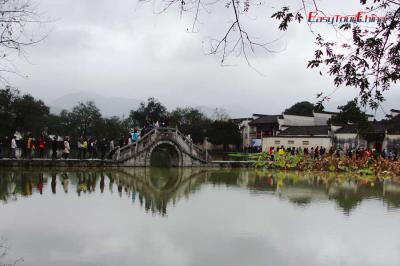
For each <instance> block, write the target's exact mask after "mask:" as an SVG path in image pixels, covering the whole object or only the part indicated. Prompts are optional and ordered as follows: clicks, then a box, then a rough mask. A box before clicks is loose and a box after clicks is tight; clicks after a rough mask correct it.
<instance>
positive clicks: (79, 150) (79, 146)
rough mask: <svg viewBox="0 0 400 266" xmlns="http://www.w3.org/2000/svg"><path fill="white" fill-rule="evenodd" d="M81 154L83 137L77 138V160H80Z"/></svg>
mask: <svg viewBox="0 0 400 266" xmlns="http://www.w3.org/2000/svg"><path fill="white" fill-rule="evenodd" d="M82 154H83V137H82V136H81V137H79V140H78V159H79V160H82Z"/></svg>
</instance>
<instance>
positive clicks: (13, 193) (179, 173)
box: [0, 168, 400, 215]
mask: <svg viewBox="0 0 400 266" xmlns="http://www.w3.org/2000/svg"><path fill="white" fill-rule="evenodd" d="M202 186H227V187H238V188H243V189H247V190H248V191H249V193H253V194H259V193H263V194H267V195H270V196H272V197H279V198H281V199H283V200H287V201H289V202H292V203H293V204H296V205H298V206H307V205H309V204H313V203H315V202H324V201H334V202H336V204H337V206H338V208H339V209H341V210H342V212H343V213H344V214H346V215H349V214H350V213H351V212H352V210H354V209H355V208H356V207H357V206H358V205H359V204H360V203H361V202H362V201H363V200H366V199H371V198H374V199H381V200H382V201H383V202H384V203H385V204H386V205H387V207H388V209H391V208H395V209H398V208H400V185H399V184H398V183H395V182H393V181H389V180H386V181H384V180H381V179H373V178H372V179H371V178H369V179H363V178H358V177H347V176H338V175H317V174H304V173H295V172H269V171H261V172H259V171H255V170H247V169H224V170H217V169H204V168H194V169H193V168H172V169H165V168H118V169H115V168H114V169H99V170H92V169H91V170H90V171H80V170H77V171H71V170H68V171H67V170H65V171H64V170H54V171H53V169H52V170H51V171H38V170H36V169H35V170H21V169H20V170H13V171H4V170H2V171H0V201H2V202H3V203H6V204H7V203H10V202H12V201H16V200H19V199H20V198H23V197H30V196H32V195H34V194H35V193H38V194H50V193H51V194H59V193H63V194H75V195H77V196H79V197H85V196H88V195H89V194H92V193H97V194H101V193H115V192H117V193H116V194H117V195H119V196H120V197H122V198H126V199H128V198H129V199H130V200H131V201H133V202H135V203H136V202H139V205H140V206H141V207H142V208H144V210H145V211H146V212H149V213H154V214H160V215H166V214H167V211H168V209H170V208H173V207H174V205H175V204H176V203H177V202H178V201H179V200H180V199H181V198H188V197H190V195H191V194H193V193H196V192H197V191H200V190H201V188H202Z"/></svg>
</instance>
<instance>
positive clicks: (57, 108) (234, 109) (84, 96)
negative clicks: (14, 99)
mask: <svg viewBox="0 0 400 266" xmlns="http://www.w3.org/2000/svg"><path fill="white" fill-rule="evenodd" d="M87 101H93V102H94V103H95V104H96V106H97V107H98V108H99V109H100V111H101V113H102V114H103V115H104V116H108V117H109V116H123V115H124V116H125V117H127V116H128V115H129V112H130V111H131V110H132V109H136V108H138V107H139V104H140V102H141V101H142V100H140V99H132V98H120V97H114V96H103V95H99V94H94V93H90V92H78V93H71V94H67V95H64V96H61V97H60V98H57V99H56V100H54V101H52V102H50V103H48V105H49V106H50V112H51V113H55V114H59V113H60V112H61V110H63V109H66V110H71V109H72V108H73V107H74V106H75V105H77V104H78V102H87ZM167 108H168V110H169V111H171V108H169V106H167ZM195 108H196V109H199V110H200V111H201V112H203V113H204V114H205V115H206V116H208V117H210V118H213V117H214V114H215V109H216V108H215V107H210V106H204V105H203V106H196V107H195ZM218 109H222V110H224V111H225V112H226V113H227V114H228V115H229V116H230V117H231V118H236V117H246V116H249V115H251V111H249V110H247V109H245V108H242V107H241V106H238V105H225V106H220V107H218Z"/></svg>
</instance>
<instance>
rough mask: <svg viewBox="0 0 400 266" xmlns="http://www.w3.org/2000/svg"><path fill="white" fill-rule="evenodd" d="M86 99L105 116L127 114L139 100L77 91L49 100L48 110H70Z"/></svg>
mask: <svg viewBox="0 0 400 266" xmlns="http://www.w3.org/2000/svg"><path fill="white" fill-rule="evenodd" d="M86 101H94V102H95V103H96V106H97V107H98V108H99V109H100V111H101V112H102V114H103V115H105V116H114V115H116V116H122V115H125V116H128V115H129V111H130V110H132V109H136V108H137V107H138V106H139V104H140V101H141V100H138V99H130V98H119V97H112V96H102V95H98V94H93V93H87V92H79V93H72V94H67V95H64V96H62V97H60V98H58V99H56V100H54V101H52V102H50V103H49V106H50V111H51V112H52V113H59V112H60V111H61V110H62V109H67V110H71V109H72V107H74V106H75V105H76V104H77V103H78V102H86Z"/></svg>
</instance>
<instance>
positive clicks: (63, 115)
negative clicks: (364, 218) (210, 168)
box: [0, 87, 241, 145]
mask: <svg viewBox="0 0 400 266" xmlns="http://www.w3.org/2000/svg"><path fill="white" fill-rule="evenodd" d="M163 119H168V124H169V127H177V128H178V129H179V130H180V131H181V132H182V133H183V134H185V135H190V137H191V139H192V140H193V141H194V142H195V143H202V142H203V141H204V139H205V138H207V139H208V140H209V141H210V142H211V143H213V144H222V145H228V144H234V145H240V143H241V134H240V131H239V128H238V126H237V125H236V124H235V123H234V122H232V121H230V120H229V119H228V117H227V116H226V115H221V114H219V115H217V118H214V119H212V118H210V117H207V116H206V115H205V114H204V113H202V112H201V111H200V110H198V109H196V108H192V107H185V108H176V109H174V110H172V111H168V110H167V108H166V107H165V106H164V105H163V104H162V103H161V102H159V101H158V100H157V99H155V98H149V99H147V101H145V102H141V103H140V105H139V107H138V108H136V109H132V110H131V111H130V113H129V115H128V117H127V118H121V117H117V116H112V117H104V116H103V115H102V114H101V111H100V110H99V108H98V107H97V106H96V105H95V103H94V102H92V101H87V102H79V103H77V105H76V106H74V107H73V108H72V109H71V110H62V111H61V112H60V113H59V114H53V113H50V108H49V107H48V106H47V105H46V104H45V103H44V102H43V101H42V100H39V99H35V98H34V97H33V96H31V95H29V94H21V93H20V91H18V90H17V89H13V88H11V87H6V88H5V89H0V137H10V136H12V135H14V134H15V132H19V133H20V134H21V135H23V136H26V135H28V134H32V135H33V136H40V135H41V134H44V135H50V134H51V135H57V136H61V137H64V136H69V137H70V138H71V139H72V140H77V139H78V138H79V137H80V136H90V137H93V138H96V139H101V138H106V139H117V138H121V137H123V136H126V135H128V134H129V133H130V132H131V131H132V130H133V129H134V128H138V129H140V128H143V127H144V126H145V125H146V124H148V123H155V122H157V121H162V120H163Z"/></svg>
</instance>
